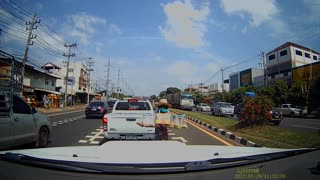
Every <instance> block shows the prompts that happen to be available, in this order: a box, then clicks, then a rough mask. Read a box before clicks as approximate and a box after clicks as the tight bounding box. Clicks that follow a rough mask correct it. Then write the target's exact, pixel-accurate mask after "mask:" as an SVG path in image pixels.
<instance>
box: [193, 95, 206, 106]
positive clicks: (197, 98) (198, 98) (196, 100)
mask: <svg viewBox="0 0 320 180" xmlns="http://www.w3.org/2000/svg"><path fill="white" fill-rule="evenodd" d="M192 96H193V99H194V103H195V104H199V103H201V102H203V99H204V96H203V95H202V94H199V93H193V95H192Z"/></svg>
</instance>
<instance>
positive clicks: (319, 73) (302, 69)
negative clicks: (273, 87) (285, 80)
mask: <svg viewBox="0 0 320 180" xmlns="http://www.w3.org/2000/svg"><path fill="white" fill-rule="evenodd" d="M318 77H320V61H317V62H314V63H310V64H306V65H303V66H298V67H294V68H292V81H293V82H296V81H299V80H305V81H309V80H313V79H315V78H318Z"/></svg>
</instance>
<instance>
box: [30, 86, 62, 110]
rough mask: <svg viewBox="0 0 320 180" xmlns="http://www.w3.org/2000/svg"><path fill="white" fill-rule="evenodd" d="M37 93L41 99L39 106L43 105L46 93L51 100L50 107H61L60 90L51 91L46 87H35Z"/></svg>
mask: <svg viewBox="0 0 320 180" xmlns="http://www.w3.org/2000/svg"><path fill="white" fill-rule="evenodd" d="M34 90H35V93H36V95H37V98H38V100H39V104H40V105H39V106H38V107H43V96H44V95H46V96H47V98H48V99H49V100H50V104H49V107H50V108H59V107H60V106H59V105H60V94H61V93H60V92H57V91H51V90H46V89H40V88H35V89H34Z"/></svg>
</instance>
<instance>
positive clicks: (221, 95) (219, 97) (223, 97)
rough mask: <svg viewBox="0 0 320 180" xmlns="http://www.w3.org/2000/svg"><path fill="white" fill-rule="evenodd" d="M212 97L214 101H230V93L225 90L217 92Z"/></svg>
mask: <svg viewBox="0 0 320 180" xmlns="http://www.w3.org/2000/svg"><path fill="white" fill-rule="evenodd" d="M213 99H214V101H221V102H231V95H230V93H227V92H217V94H216V95H215V96H214V98H213Z"/></svg>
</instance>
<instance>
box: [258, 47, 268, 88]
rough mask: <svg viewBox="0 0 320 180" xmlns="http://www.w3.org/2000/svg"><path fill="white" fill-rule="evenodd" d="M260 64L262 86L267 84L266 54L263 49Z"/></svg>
mask: <svg viewBox="0 0 320 180" xmlns="http://www.w3.org/2000/svg"><path fill="white" fill-rule="evenodd" d="M260 56H261V61H262V62H261V65H262V66H263V80H264V86H265V87H267V86H268V69H267V63H266V56H265V54H264V52H263V51H261V54H260Z"/></svg>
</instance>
